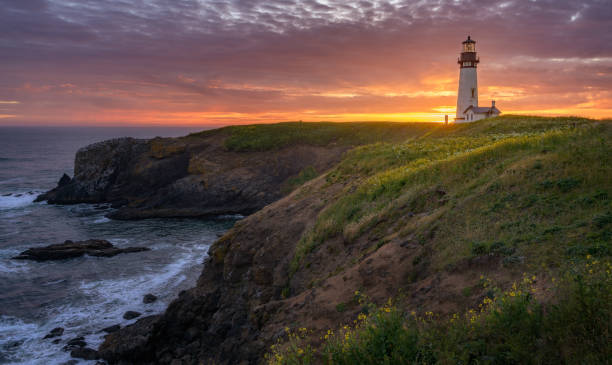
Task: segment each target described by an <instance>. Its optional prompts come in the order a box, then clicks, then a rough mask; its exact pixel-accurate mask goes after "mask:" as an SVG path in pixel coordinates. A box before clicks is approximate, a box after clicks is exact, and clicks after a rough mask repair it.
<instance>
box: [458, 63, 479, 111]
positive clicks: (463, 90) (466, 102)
mask: <svg viewBox="0 0 612 365" xmlns="http://www.w3.org/2000/svg"><path fill="white" fill-rule="evenodd" d="M472 90H473V92H472ZM472 95H473V97H472ZM470 105H473V106H478V81H477V79H476V67H466V68H461V69H460V72H459V91H458V93H457V118H464V115H463V111H465V109H467V107H469V106H470ZM458 121H461V122H463V121H464V120H458Z"/></svg>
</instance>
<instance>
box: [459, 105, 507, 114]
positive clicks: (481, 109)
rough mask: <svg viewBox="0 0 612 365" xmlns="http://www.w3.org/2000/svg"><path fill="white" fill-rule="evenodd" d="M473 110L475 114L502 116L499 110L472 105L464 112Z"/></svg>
mask: <svg viewBox="0 0 612 365" xmlns="http://www.w3.org/2000/svg"><path fill="white" fill-rule="evenodd" d="M470 109H472V111H473V112H474V114H487V113H491V114H496V113H497V114H500V113H501V111H500V110H499V109H497V108H496V107H490V106H473V105H470V106H468V107H467V109H465V110H464V111H463V113H467V112H468V110H470Z"/></svg>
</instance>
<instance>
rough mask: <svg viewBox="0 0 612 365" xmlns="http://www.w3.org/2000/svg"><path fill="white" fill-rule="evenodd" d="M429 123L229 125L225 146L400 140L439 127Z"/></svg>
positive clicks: (270, 147)
mask: <svg viewBox="0 0 612 365" xmlns="http://www.w3.org/2000/svg"><path fill="white" fill-rule="evenodd" d="M439 127H440V126H439V125H436V124H433V123H389V122H362V123H332V122H322V123H302V122H286V123H278V124H254V125H247V126H231V127H226V128H224V129H225V130H227V131H229V137H227V138H226V140H225V147H226V148H227V149H228V150H230V151H238V152H243V151H268V150H278V149H281V148H283V147H286V146H289V145H296V144H304V145H312V146H327V145H330V144H337V145H344V146H353V145H359V144H366V143H375V142H378V141H403V140H406V139H408V138H411V137H415V136H420V135H423V134H425V133H428V132H430V131H431V130H433V129H436V128H439Z"/></svg>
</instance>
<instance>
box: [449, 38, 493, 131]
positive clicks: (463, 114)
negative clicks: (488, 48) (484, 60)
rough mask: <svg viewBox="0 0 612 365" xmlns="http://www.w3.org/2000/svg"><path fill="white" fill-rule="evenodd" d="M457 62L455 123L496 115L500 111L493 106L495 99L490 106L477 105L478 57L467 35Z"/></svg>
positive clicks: (473, 42)
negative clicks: (457, 82) (457, 84)
mask: <svg viewBox="0 0 612 365" xmlns="http://www.w3.org/2000/svg"><path fill="white" fill-rule="evenodd" d="M457 62H458V63H459V91H458V93H457V116H456V118H455V122H456V123H461V122H473V121H475V120H478V119H483V118H488V117H491V116H497V115H499V114H500V113H501V112H500V111H499V109H497V108H496V107H495V101H493V102H492V103H491V107H479V106H478V77H477V74H476V65H478V63H479V62H480V59H479V58H478V57H477V56H476V42H475V41H474V40H472V39H471V38H470V36H468V37H467V40H465V41H463V48H462V50H461V56H460V57H459V60H458V61H457Z"/></svg>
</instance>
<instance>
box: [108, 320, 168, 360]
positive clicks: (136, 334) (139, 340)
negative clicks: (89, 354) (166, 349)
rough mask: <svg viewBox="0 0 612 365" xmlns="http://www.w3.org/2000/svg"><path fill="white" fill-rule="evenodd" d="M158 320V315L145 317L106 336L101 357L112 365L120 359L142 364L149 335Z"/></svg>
mask: <svg viewBox="0 0 612 365" xmlns="http://www.w3.org/2000/svg"><path fill="white" fill-rule="evenodd" d="M158 319H159V316H158V315H157V316H148V317H143V318H140V319H139V320H138V321H136V322H135V323H134V324H131V325H129V326H126V327H124V328H122V329H121V331H117V332H114V333H111V334H108V335H106V337H105V340H104V343H103V344H102V345H101V346H100V348H99V349H98V352H99V354H100V357H101V358H102V359H104V360H106V361H108V362H109V363H111V364H114V363H116V362H117V361H119V360H120V359H121V360H122V361H125V362H126V363H127V364H130V363H138V362H141V360H140V359H142V358H144V354H143V351H144V350H145V344H146V341H147V339H148V335H149V333H151V331H152V330H153V326H154V325H155V323H156V322H157V320H158Z"/></svg>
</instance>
